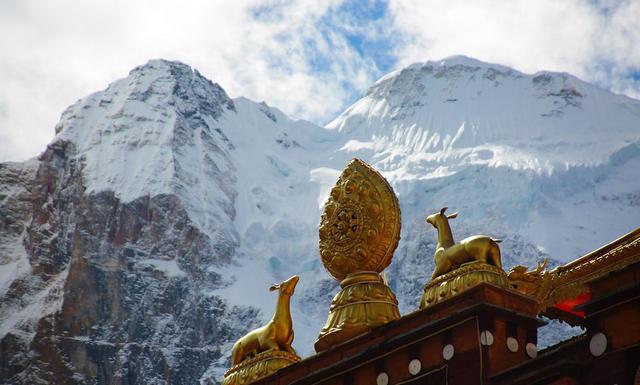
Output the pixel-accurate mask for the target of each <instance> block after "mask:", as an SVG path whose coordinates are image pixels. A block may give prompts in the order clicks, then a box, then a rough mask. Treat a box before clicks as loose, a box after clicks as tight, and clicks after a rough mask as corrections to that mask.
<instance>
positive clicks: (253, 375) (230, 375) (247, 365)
mask: <svg viewBox="0 0 640 385" xmlns="http://www.w3.org/2000/svg"><path fill="white" fill-rule="evenodd" d="M298 361H300V357H298V356H297V355H295V354H293V353H289V352H285V351H282V350H267V351H264V352H261V353H258V354H256V355H255V356H254V357H251V358H248V359H246V360H244V361H242V362H241V363H239V364H237V365H234V366H233V367H232V368H231V369H229V370H227V372H226V373H225V374H224V380H223V381H222V385H245V384H250V383H252V382H255V381H257V380H259V379H261V378H263V377H267V376H269V375H271V374H273V373H275V372H277V371H278V370H280V369H282V368H284V367H287V366H289V365H291V364H294V363H296V362H298Z"/></svg>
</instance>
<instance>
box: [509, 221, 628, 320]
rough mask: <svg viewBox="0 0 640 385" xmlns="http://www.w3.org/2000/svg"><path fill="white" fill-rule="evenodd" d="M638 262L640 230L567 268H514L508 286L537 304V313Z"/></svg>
mask: <svg viewBox="0 0 640 385" xmlns="http://www.w3.org/2000/svg"><path fill="white" fill-rule="evenodd" d="M637 262H640V228H638V229H636V230H634V231H632V232H631V233H629V234H627V235H625V236H623V237H621V238H620V239H618V240H616V241H614V242H612V243H610V244H608V245H606V246H604V247H601V248H600V249H598V250H595V251H593V252H591V253H589V254H587V255H585V256H583V257H581V258H578V259H576V260H574V261H572V262H569V263H568V264H566V265H563V266H558V267H556V268H554V269H552V270H551V271H547V270H546V269H545V267H546V262H545V263H543V264H539V265H538V267H537V268H536V269H535V270H533V271H527V268H526V267H524V266H516V267H514V268H513V269H511V271H510V272H509V280H510V283H511V286H512V287H513V288H515V289H516V290H518V291H520V292H521V293H523V294H526V295H529V296H532V297H534V298H536V300H537V301H538V306H539V311H540V312H543V311H544V310H545V309H546V308H548V307H550V306H554V305H555V304H557V303H559V302H562V301H564V300H567V299H573V298H575V297H577V296H578V295H580V294H583V293H586V292H588V291H589V282H592V281H593V280H596V279H598V278H601V277H604V276H606V275H608V274H609V273H611V272H613V271H617V270H621V269H624V268H625V267H627V266H629V265H631V264H633V263H637Z"/></svg>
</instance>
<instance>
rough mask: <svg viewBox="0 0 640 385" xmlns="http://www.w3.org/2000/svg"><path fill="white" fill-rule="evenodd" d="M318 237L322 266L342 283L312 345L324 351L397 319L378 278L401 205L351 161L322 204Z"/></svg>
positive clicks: (376, 177)
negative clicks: (325, 321)
mask: <svg viewBox="0 0 640 385" xmlns="http://www.w3.org/2000/svg"><path fill="white" fill-rule="evenodd" d="M319 235H320V257H321V259H322V263H323V264H324V266H325V267H326V269H327V270H328V271H329V273H330V274H331V275H332V276H333V277H334V278H336V279H337V280H339V281H341V283H340V285H341V290H340V292H338V294H336V296H335V297H334V298H333V301H332V302H331V308H330V310H329V317H328V319H327V323H326V324H325V326H324V328H323V329H322V331H321V332H320V335H319V336H318V340H317V342H316V344H315V348H316V351H323V350H326V349H328V348H329V347H331V346H334V345H336V344H339V343H341V342H344V341H346V340H348V339H351V338H353V337H355V336H357V335H360V334H362V333H366V332H368V331H370V330H371V329H373V328H375V327H378V326H380V325H383V324H385V323H388V322H390V321H393V320H396V319H398V318H400V312H399V310H398V301H397V300H396V297H395V295H394V294H393V292H392V291H391V289H390V288H389V287H388V286H387V285H386V282H385V281H384V279H383V277H382V276H381V275H380V273H381V272H382V271H383V270H384V269H385V268H386V267H387V266H388V265H389V263H391V258H392V257H393V252H394V250H395V248H396V247H397V246H398V241H399V240H400V205H399V204H398V199H397V198H396V195H395V194H394V192H393V189H392V188H391V186H390V185H389V183H387V181H386V180H385V179H384V178H383V177H382V176H381V175H380V174H379V173H378V172H377V171H375V170H374V169H373V168H371V167H370V166H369V165H367V164H366V163H364V162H363V161H361V160H359V159H353V160H352V161H351V162H350V163H349V164H348V165H347V167H346V168H345V169H344V170H343V171H342V173H341V175H340V178H339V179H338V181H337V183H336V185H335V187H334V188H333V189H332V190H331V194H330V196H329V199H328V200H327V202H326V203H325V206H324V211H323V213H322V218H321V222H320V229H319Z"/></svg>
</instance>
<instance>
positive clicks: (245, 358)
mask: <svg viewBox="0 0 640 385" xmlns="http://www.w3.org/2000/svg"><path fill="white" fill-rule="evenodd" d="M298 280H299V277H298V276H293V277H291V278H289V279H287V280H286V281H283V282H281V283H279V284H275V285H273V286H271V287H270V288H269V290H271V291H276V290H277V291H278V301H277V302H276V310H275V313H274V315H273V317H272V318H271V321H269V322H268V323H267V324H266V325H265V326H262V327H260V328H258V329H255V330H253V331H251V332H249V333H247V334H246V335H245V336H244V337H242V338H240V339H239V340H238V341H237V342H236V343H235V344H234V345H233V349H232V351H231V365H232V367H231V369H229V370H228V371H227V372H226V373H225V374H224V380H223V381H222V384H223V385H244V384H249V383H251V382H254V381H257V380H259V379H260V378H263V377H266V376H268V375H270V374H272V373H275V372H276V371H278V370H279V369H282V368H284V367H286V366H289V365H291V364H293V363H295V362H298V361H300V357H299V356H298V355H297V354H296V351H295V350H294V349H293V347H292V346H291V344H292V342H293V326H292V322H291V310H290V301H291V296H292V295H293V293H294V291H295V288H296V285H297V284H298Z"/></svg>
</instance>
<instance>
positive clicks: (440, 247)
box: [426, 207, 502, 279]
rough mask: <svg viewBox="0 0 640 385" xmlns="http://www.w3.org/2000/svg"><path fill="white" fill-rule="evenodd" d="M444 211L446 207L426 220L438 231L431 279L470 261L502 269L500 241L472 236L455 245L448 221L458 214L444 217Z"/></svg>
mask: <svg viewBox="0 0 640 385" xmlns="http://www.w3.org/2000/svg"><path fill="white" fill-rule="evenodd" d="M445 211H447V207H443V208H442V209H441V210H440V212H437V213H435V214H431V215H429V216H428V217H427V219H426V221H427V223H430V224H431V225H432V226H433V227H435V228H436V230H438V244H437V246H436V251H435V254H434V259H435V264H436V267H435V269H434V271H433V276H432V277H431V278H432V279H435V278H436V277H438V276H441V275H443V274H446V273H448V272H450V271H452V270H455V269H457V268H458V267H460V266H461V265H462V264H463V263H467V262H471V261H478V262H481V263H488V264H491V265H494V266H496V267H498V268H502V261H501V260H500V247H499V246H498V243H499V242H500V240H499V239H494V238H491V237H488V236H486V235H474V236H471V237H468V238H465V239H463V240H462V241H460V243H455V242H454V240H453V234H452V233H451V226H449V219H453V218H456V217H457V216H458V213H453V214H449V215H445Z"/></svg>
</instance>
